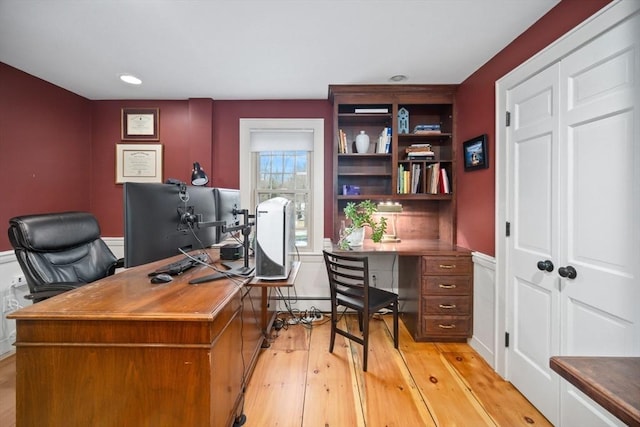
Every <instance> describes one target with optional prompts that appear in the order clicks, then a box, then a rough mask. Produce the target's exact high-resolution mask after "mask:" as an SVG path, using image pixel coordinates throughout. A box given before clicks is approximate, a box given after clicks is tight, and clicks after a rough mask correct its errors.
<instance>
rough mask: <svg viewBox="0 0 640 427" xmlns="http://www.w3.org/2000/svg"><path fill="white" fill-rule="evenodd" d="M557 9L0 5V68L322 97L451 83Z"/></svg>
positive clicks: (434, 2)
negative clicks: (394, 85)
mask: <svg viewBox="0 0 640 427" xmlns="http://www.w3.org/2000/svg"><path fill="white" fill-rule="evenodd" d="M558 2H559V0H209V1H207V0H85V1H81V0H0V62H4V63H6V64H8V65H11V66H13V67H15V68H18V69H20V70H23V71H25V72H27V73H29V74H32V75H34V76H37V77H40V78H42V79H44V80H47V81H49V82H51V83H54V84H56V85H58V86H60V87H63V88H65V89H68V90H70V91H72V92H74V93H77V94H79V95H82V96H84V97H86V98H89V99H96V100H97V99H187V98H213V99H217V100H232V99H326V97H327V87H328V85H329V84H378V83H389V80H388V79H389V77H390V76H392V75H395V74H404V75H406V76H407V77H408V80H407V81H406V82H405V83H412V84H421V83H426V84H444V83H461V82H462V81H464V80H465V79H466V78H467V77H468V76H469V75H471V74H472V73H473V72H474V71H475V70H477V69H478V68H479V67H480V66H482V65H483V64H484V63H485V62H487V61H488V60H489V59H490V58H491V57H493V56H494V55H495V54H496V53H498V52H499V51H500V50H501V49H502V48H504V47H505V46H506V45H508V44H509V43H510V42H511V41H513V40H514V39H515V38H516V37H517V36H518V35H519V34H521V33H522V32H523V31H525V30H526V29H527V28H528V27H529V26H530V25H531V24H533V23H534V22H535V21H537V20H538V19H539V18H540V17H541V16H542V15H544V14H545V13H546V12H548V11H549V10H550V9H551V8H552V7H553V6H555V5H556V4H557V3H558ZM122 73H132V74H134V75H136V76H138V77H140V78H141V79H142V80H143V84H142V85H140V86H130V85H126V84H124V83H122V82H120V80H119V78H118V76H119V75H120V74H122Z"/></svg>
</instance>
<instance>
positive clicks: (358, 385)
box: [0, 315, 550, 427]
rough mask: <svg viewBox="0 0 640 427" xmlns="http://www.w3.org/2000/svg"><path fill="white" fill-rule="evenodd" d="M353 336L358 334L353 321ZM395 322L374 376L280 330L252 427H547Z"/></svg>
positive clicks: (3, 395)
mask: <svg viewBox="0 0 640 427" xmlns="http://www.w3.org/2000/svg"><path fill="white" fill-rule="evenodd" d="M342 321H343V322H344V321H346V322H347V324H348V326H349V328H351V329H357V324H356V321H355V319H354V318H353V317H351V316H348V317H347V318H346V319H343V320H342ZM390 325H391V317H390V315H386V316H384V317H383V318H378V319H374V321H372V323H371V328H372V329H371V335H370V338H369V339H370V344H369V345H370V348H369V366H368V372H366V373H364V372H362V369H361V361H362V347H361V346H360V345H358V344H355V343H352V342H350V341H347V340H346V339H344V338H343V337H341V336H337V337H336V346H335V348H334V352H333V354H331V353H329V351H328V347H329V334H330V326H329V324H328V323H327V322H321V323H315V324H314V326H313V327H312V328H308V327H305V326H303V325H295V326H289V327H288V329H286V330H284V329H283V330H281V331H280V332H279V334H278V336H277V337H275V338H274V339H273V341H272V343H271V346H270V347H269V348H267V349H264V350H262V353H261V355H260V357H259V358H258V362H257V365H256V368H255V371H254V373H253V375H252V377H251V379H250V381H249V383H248V385H247V389H246V397H245V401H244V413H245V415H246V417H247V422H246V424H245V426H247V427H270V426H278V427H287V426H296V427H316V426H323V427H330V426H335V427H352V426H369V427H378V426H412V427H413V426H465V427H468V426H470V427H476V426H509V427H511V426H532V425H533V426H549V425H550V424H549V422H548V421H547V420H546V419H545V418H544V417H543V416H542V415H541V414H540V413H539V412H538V411H537V410H536V409H535V408H534V407H533V406H532V405H531V404H530V403H529V402H528V401H527V400H526V399H525V398H524V397H523V396H522V395H521V394H520V393H519V392H518V391H517V390H516V389H515V388H514V387H513V386H512V385H511V384H510V383H508V382H506V381H503V380H502V379H500V377H499V376H498V375H497V374H496V373H495V372H494V371H493V370H492V369H491V368H490V367H489V366H488V365H487V364H486V363H485V362H484V361H483V360H482V359H481V358H480V357H479V356H478V354H477V353H475V352H474V351H473V349H472V348H471V347H469V346H468V345H466V344H441V343H438V344H434V343H416V342H415V341H413V339H412V338H411V337H410V336H409V334H408V332H407V330H406V329H405V328H404V325H403V324H402V322H400V348H399V350H395V349H394V348H393V341H392V338H391V334H390V332H389V331H390V330H391V328H390ZM15 387H16V383H15V356H10V357H8V358H5V359H4V360H0V425H2V426H4V427H13V426H15V422H16V421H15Z"/></svg>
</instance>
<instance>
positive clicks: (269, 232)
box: [255, 197, 296, 280]
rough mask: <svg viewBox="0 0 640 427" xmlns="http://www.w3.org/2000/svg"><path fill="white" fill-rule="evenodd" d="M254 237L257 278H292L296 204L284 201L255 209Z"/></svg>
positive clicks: (281, 199) (269, 203)
mask: <svg viewBox="0 0 640 427" xmlns="http://www.w3.org/2000/svg"><path fill="white" fill-rule="evenodd" d="M255 237H256V240H255V241H256V244H255V252H256V253H255V257H256V272H255V275H256V278H258V279H263V280H279V279H286V278H287V277H289V271H290V270H291V262H292V257H293V255H294V253H295V244H296V243H295V239H296V236H295V218H294V208H293V203H292V202H291V201H290V200H288V199H286V198H284V197H274V198H273V199H269V200H266V201H264V202H262V203H260V204H259V205H258V207H257V208H256V230H255Z"/></svg>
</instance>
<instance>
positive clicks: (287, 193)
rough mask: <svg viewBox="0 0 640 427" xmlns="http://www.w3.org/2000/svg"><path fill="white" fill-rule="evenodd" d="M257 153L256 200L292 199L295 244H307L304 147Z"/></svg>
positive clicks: (307, 179)
mask: <svg viewBox="0 0 640 427" xmlns="http://www.w3.org/2000/svg"><path fill="white" fill-rule="evenodd" d="M257 156H258V168H259V171H258V174H257V176H258V180H257V182H256V189H257V199H258V203H260V202H263V201H265V200H269V199H271V198H273V197H278V196H280V197H286V198H287V199H289V200H292V201H293V202H294V217H295V228H296V231H295V233H296V246H299V247H306V246H310V242H309V236H310V225H311V222H310V219H311V218H310V211H309V209H311V206H310V203H309V200H310V197H311V194H310V190H309V189H310V184H309V171H308V165H309V161H310V157H311V156H310V153H308V152H306V151H264V152H260V153H257Z"/></svg>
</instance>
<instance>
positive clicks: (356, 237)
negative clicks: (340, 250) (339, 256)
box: [345, 227, 364, 248]
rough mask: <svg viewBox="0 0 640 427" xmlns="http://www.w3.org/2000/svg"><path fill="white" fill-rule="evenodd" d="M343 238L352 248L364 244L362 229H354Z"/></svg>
mask: <svg viewBox="0 0 640 427" xmlns="http://www.w3.org/2000/svg"><path fill="white" fill-rule="evenodd" d="M345 238H346V240H347V242H348V243H349V246H350V247H352V248H357V247H359V246H362V244H363V243H364V227H358V228H354V229H353V230H352V231H351V233H349V235H348V236H346V237H345Z"/></svg>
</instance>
